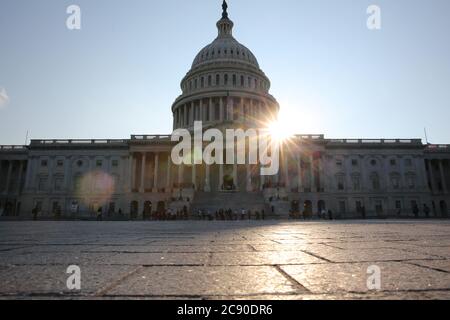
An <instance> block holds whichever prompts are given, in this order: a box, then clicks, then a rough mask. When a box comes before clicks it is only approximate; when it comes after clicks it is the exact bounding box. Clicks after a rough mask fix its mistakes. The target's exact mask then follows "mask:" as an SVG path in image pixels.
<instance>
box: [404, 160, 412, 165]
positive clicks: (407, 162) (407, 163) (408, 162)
mask: <svg viewBox="0 0 450 320" xmlns="http://www.w3.org/2000/svg"><path fill="white" fill-rule="evenodd" d="M405 166H407V167H411V166H412V160H411V159H405Z"/></svg>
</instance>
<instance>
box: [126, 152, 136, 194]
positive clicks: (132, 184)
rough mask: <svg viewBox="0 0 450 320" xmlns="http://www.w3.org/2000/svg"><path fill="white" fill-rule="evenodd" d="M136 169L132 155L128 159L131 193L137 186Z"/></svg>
mask: <svg viewBox="0 0 450 320" xmlns="http://www.w3.org/2000/svg"><path fill="white" fill-rule="evenodd" d="M135 167H136V163H135V158H134V155H133V153H131V154H130V156H129V157H128V184H129V192H130V193H131V192H133V189H134V187H135V186H134V185H135V182H134V181H135V180H134V177H135V174H134V168H135Z"/></svg>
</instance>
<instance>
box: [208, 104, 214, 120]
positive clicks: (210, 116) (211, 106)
mask: <svg viewBox="0 0 450 320" xmlns="http://www.w3.org/2000/svg"><path fill="white" fill-rule="evenodd" d="M208 108H209V122H213V121H214V120H215V118H216V115H215V114H214V105H213V99H212V98H209V106H208Z"/></svg>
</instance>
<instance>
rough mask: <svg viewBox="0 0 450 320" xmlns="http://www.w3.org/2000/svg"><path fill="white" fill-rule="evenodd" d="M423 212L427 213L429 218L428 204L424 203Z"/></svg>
mask: <svg viewBox="0 0 450 320" xmlns="http://www.w3.org/2000/svg"><path fill="white" fill-rule="evenodd" d="M423 212H424V213H425V216H426V217H427V218H429V217H430V208H428V206H427V205H426V204H424V205H423Z"/></svg>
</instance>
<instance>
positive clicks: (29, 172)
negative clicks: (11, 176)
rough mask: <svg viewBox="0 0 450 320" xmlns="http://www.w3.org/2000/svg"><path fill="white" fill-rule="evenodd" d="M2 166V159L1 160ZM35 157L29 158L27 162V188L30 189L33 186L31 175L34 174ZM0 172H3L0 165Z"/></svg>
mask: <svg viewBox="0 0 450 320" xmlns="http://www.w3.org/2000/svg"><path fill="white" fill-rule="evenodd" d="M0 166H1V161H0ZM33 167H34V166H33V157H30V158H28V162H27V175H26V178H25V190H29V189H30V188H31V177H32V174H33ZM0 173H1V167H0Z"/></svg>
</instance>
